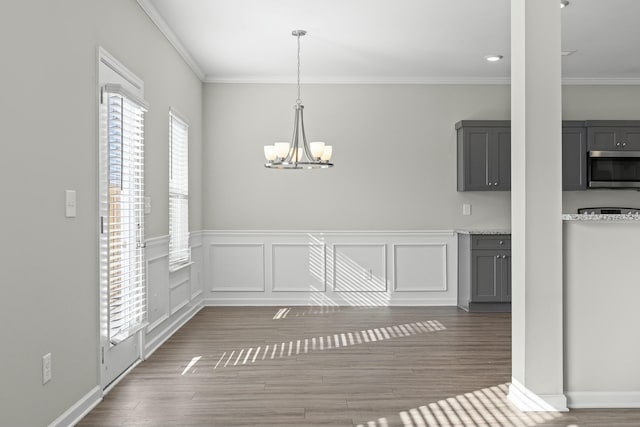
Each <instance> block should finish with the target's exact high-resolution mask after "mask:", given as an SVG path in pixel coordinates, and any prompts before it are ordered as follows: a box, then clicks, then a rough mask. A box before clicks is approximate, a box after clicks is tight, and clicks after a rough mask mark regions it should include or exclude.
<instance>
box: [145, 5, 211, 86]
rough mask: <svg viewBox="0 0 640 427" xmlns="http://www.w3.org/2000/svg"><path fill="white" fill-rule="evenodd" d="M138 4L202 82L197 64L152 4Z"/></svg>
mask: <svg viewBox="0 0 640 427" xmlns="http://www.w3.org/2000/svg"><path fill="white" fill-rule="evenodd" d="M138 4H139V5H140V7H141V8H142V10H143V11H144V13H146V14H147V16H148V17H149V19H151V22H153V23H154V24H155V26H156V27H158V29H159V30H160V32H161V33H162V34H163V35H164V36H165V37H166V38H167V40H169V43H171V45H172V46H173V47H174V48H175V49H176V51H177V52H178V53H179V54H180V56H182V59H184V62H186V64H187V65H188V66H189V68H191V70H192V71H193V72H194V74H195V75H196V76H197V77H198V79H200V81H204V79H205V75H204V72H202V69H201V68H200V66H199V65H198V63H197V62H196V61H195V60H194V59H193V57H192V56H191V54H190V53H189V51H188V50H187V49H186V48H185V47H184V45H183V44H182V42H180V39H179V38H178V36H176V34H175V33H174V32H173V30H172V29H171V27H169V24H167V22H166V21H165V20H164V19H163V18H162V16H161V15H160V13H158V10H157V9H156V8H155V6H154V5H153V3H151V1H150V0H138Z"/></svg>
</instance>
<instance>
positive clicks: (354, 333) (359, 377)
mask: <svg viewBox="0 0 640 427" xmlns="http://www.w3.org/2000/svg"><path fill="white" fill-rule="evenodd" d="M510 348H511V322H510V314H508V313H489V314H484V313H466V312H464V311H462V310H459V309H456V308H453V307H406V308H405V307H393V308H391V307H372V308H369V307H352V308H348V307H216V308H213V307H208V308H204V309H202V310H201V311H200V312H199V313H198V314H197V315H196V316H194V318H193V319H192V320H191V321H189V322H188V323H187V324H186V325H185V326H184V327H183V328H182V329H180V330H179V331H178V332H177V333H176V334H175V335H174V336H173V337H171V338H170V339H169V340H168V341H167V342H166V343H165V344H164V345H162V346H161V347H160V348H159V349H158V350H157V351H156V352H155V353H154V354H153V355H152V356H151V357H150V358H149V359H148V360H146V361H144V362H142V363H141V364H140V365H138V366H137V367H136V368H135V369H133V370H132V371H131V373H130V374H129V375H127V376H126V377H125V378H124V379H123V380H122V381H121V382H120V383H119V384H117V385H116V386H115V387H114V388H113V389H112V390H111V391H110V392H109V393H108V394H107V395H106V396H105V397H104V400H103V401H102V402H101V403H100V404H99V405H98V406H97V407H96V408H95V409H93V411H91V412H90V413H89V414H88V415H87V416H86V417H85V418H84V419H83V420H82V421H81V422H80V423H79V424H78V426H82V427H89V426H91V427H114V426H121V427H125V426H127V427H165V426H166V427H169V426H171V427H212V426H216V427H218V426H220V427H226V426H283V427H286V426H300V427H302V426H348V427H353V426H366V427H387V426H412V427H423V426H440V427H452V426H468V427H480V426H490V427H508V426H518V427H520V426H522V427H535V426H554V427H559V426H562V427H638V426H640V410H631V409H620V410H572V411H571V412H569V413H530V412H527V413H524V412H520V411H518V410H517V409H516V408H515V407H514V406H513V405H511V404H510V403H509V402H508V401H507V399H506V393H507V392H508V383H509V380H510V378H511V350H510Z"/></svg>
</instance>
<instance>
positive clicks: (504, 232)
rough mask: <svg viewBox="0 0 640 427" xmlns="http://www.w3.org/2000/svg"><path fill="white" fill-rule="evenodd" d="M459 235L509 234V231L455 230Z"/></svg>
mask: <svg viewBox="0 0 640 427" xmlns="http://www.w3.org/2000/svg"><path fill="white" fill-rule="evenodd" d="M456 232H458V233H461V234H489V235H491V234H511V230H456Z"/></svg>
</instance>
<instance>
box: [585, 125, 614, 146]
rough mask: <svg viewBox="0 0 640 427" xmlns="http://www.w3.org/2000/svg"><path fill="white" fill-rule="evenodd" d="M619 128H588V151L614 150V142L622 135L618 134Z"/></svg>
mask: <svg viewBox="0 0 640 427" xmlns="http://www.w3.org/2000/svg"><path fill="white" fill-rule="evenodd" d="M619 131H620V129H619V128H611V127H590V128H589V129H588V130H587V137H588V139H589V142H588V144H587V145H588V147H589V151H598V150H604V151H606V150H615V149H616V142H617V141H619V140H620V137H621V136H622V135H620V134H619Z"/></svg>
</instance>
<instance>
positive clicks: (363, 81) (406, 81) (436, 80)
mask: <svg viewBox="0 0 640 427" xmlns="http://www.w3.org/2000/svg"><path fill="white" fill-rule="evenodd" d="M202 81H203V83H214V84H295V81H294V80H293V79H292V78H291V77H284V76H276V77H259V76H249V77H230V76H222V77H217V76H206V77H205V78H204V79H202ZM305 84H318V85H323V84H333V85H342V84H344V85H434V86H443V85H510V84H511V79H510V78H509V77H365V76H357V77H345V76H336V77H318V76H307V77H305ZM562 84H563V85H640V78H635V77H564V78H563V79H562Z"/></svg>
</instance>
